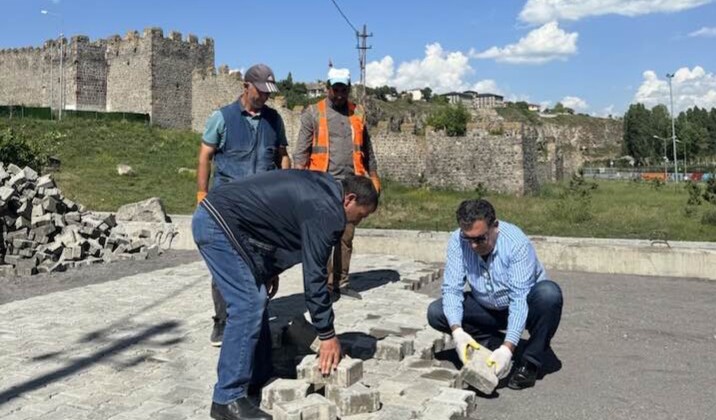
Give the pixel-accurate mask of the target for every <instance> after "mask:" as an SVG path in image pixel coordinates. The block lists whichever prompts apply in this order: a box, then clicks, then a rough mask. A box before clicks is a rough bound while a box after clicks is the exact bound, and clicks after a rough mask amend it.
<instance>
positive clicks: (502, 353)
mask: <svg viewBox="0 0 716 420" xmlns="http://www.w3.org/2000/svg"><path fill="white" fill-rule="evenodd" d="M511 362H512V350H510V348H509V347H507V346H506V345H504V344H503V345H501V346H500V348H499V349H497V350H495V351H494V352H492V355H491V356H490V357H488V358H487V366H491V367H492V366H494V367H495V375H497V378H498V379H502V378H504V377H505V376H507V374H508V373H510V366H511V365H512V363H511Z"/></svg>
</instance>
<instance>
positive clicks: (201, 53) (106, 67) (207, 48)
mask: <svg viewBox="0 0 716 420" xmlns="http://www.w3.org/2000/svg"><path fill="white" fill-rule="evenodd" d="M62 42H63V43H64V44H63V45H64V77H65V108H66V109H78V110H97V111H110V112H136V113H144V114H149V115H150V117H151V120H152V123H154V124H157V125H160V126H163V127H173V128H189V127H191V126H192V73H193V72H194V71H195V70H197V69H205V68H208V67H212V66H213V65H214V41H213V40H212V39H210V38H205V39H204V40H203V41H202V42H201V43H199V40H198V38H197V37H196V36H195V35H188V36H187V38H186V39H185V40H183V39H182V36H181V34H179V33H177V32H172V33H170V34H169V37H167V38H165V37H164V34H163V31H162V30H161V29H158V28H148V29H145V30H144V32H143V33H142V34H141V35H140V34H139V32H137V31H130V32H128V33H127V35H126V36H124V37H120V36H118V35H113V36H111V37H109V38H107V39H102V40H98V41H94V42H90V40H89V38H87V37H86V36H75V37H73V38H72V40H71V41H70V42H69V43H68V42H67V41H66V40H64V39H63V40H62ZM59 46H60V41H48V42H46V43H45V45H44V46H43V47H41V48H34V47H31V48H20V49H16V48H15V49H10V50H2V51H0V105H28V106H51V107H52V108H55V109H57V108H59V107H60V99H59V98H60V95H59V89H60V73H61V72H60V66H59V63H60V55H59V49H60V48H59ZM51 76H52V77H51ZM51 97H53V98H52V99H51ZM51 102H52V103H51Z"/></svg>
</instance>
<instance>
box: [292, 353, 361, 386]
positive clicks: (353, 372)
mask: <svg viewBox="0 0 716 420" xmlns="http://www.w3.org/2000/svg"><path fill="white" fill-rule="evenodd" d="M296 377H297V378H298V379H303V380H304V381H306V382H308V383H311V384H315V385H325V384H330V385H336V386H340V387H344V388H346V387H349V386H351V385H353V384H355V383H356V382H358V381H360V380H361V379H362V378H363V361H362V360H359V359H351V358H350V357H344V358H343V359H342V360H341V362H340V363H339V364H338V368H337V369H336V370H335V371H334V372H332V373H331V374H330V375H329V376H326V377H324V376H323V375H322V374H321V371H320V370H319V368H318V358H317V357H316V356H315V355H313V354H311V355H308V356H306V357H304V358H303V360H302V361H301V363H300V364H299V365H298V366H296Z"/></svg>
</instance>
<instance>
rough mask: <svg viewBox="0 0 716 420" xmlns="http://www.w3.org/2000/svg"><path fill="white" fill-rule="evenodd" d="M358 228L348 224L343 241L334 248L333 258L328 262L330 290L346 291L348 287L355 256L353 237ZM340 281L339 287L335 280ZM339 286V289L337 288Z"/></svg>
mask: <svg viewBox="0 0 716 420" xmlns="http://www.w3.org/2000/svg"><path fill="white" fill-rule="evenodd" d="M355 231H356V227H355V225H354V224H353V223H347V224H346V230H345V231H344V232H343V236H342V237H341V241H340V242H339V243H338V245H336V246H335V247H334V248H333V256H332V257H331V258H330V259H329V260H328V290H329V291H332V290H333V289H334V288H336V289H339V290H340V289H345V288H347V287H348V282H349V279H348V272H349V270H350V266H351V254H353V235H354V234H355ZM336 278H337V279H338V285H336V284H335V279H336ZM336 286H337V287H336Z"/></svg>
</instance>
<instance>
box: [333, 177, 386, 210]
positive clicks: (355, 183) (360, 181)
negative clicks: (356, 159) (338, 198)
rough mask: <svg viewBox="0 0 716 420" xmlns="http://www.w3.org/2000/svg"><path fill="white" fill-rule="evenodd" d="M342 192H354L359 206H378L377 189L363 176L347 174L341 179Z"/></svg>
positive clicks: (346, 193) (345, 193)
mask: <svg viewBox="0 0 716 420" xmlns="http://www.w3.org/2000/svg"><path fill="white" fill-rule="evenodd" d="M341 184H342V185H343V194H344V195H348V194H355V195H356V203H358V205H361V206H371V207H375V208H377V207H378V191H376V190H375V187H373V182H372V181H371V180H370V179H368V178H366V177H364V176H354V175H348V176H346V177H345V178H343V179H342V180H341Z"/></svg>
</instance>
